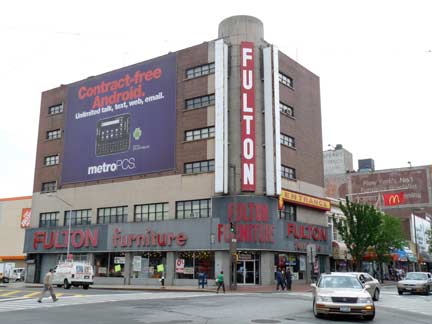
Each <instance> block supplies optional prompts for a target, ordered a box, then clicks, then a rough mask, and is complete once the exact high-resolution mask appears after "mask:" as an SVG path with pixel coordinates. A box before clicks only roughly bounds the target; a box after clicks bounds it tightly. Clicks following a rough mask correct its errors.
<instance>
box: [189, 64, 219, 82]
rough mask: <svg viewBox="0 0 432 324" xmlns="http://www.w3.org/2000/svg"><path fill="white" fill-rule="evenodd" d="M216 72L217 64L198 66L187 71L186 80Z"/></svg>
mask: <svg viewBox="0 0 432 324" xmlns="http://www.w3.org/2000/svg"><path fill="white" fill-rule="evenodd" d="M214 72H215V64H214V63H209V64H204V65H200V66H196V67H193V68H190V69H187V70H186V79H193V78H198V77H200V76H203V75H208V74H212V73H214Z"/></svg>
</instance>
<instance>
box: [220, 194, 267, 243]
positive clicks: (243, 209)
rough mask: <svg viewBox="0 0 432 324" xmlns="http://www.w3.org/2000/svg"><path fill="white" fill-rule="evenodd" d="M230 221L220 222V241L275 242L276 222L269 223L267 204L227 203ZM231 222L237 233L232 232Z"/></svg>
mask: <svg viewBox="0 0 432 324" xmlns="http://www.w3.org/2000/svg"><path fill="white" fill-rule="evenodd" d="M227 216H228V217H227V218H228V221H229V223H227V224H218V242H222V241H225V242H227V243H228V242H230V241H231V240H232V239H233V238H235V239H236V240H237V242H248V243H273V242H274V224H271V223H270V224H268V223H269V222H270V219H269V210H268V205H267V204H260V203H256V202H249V203H244V202H236V203H234V202H230V203H228V204H227ZM231 223H232V224H233V226H234V229H235V233H232V232H231Z"/></svg>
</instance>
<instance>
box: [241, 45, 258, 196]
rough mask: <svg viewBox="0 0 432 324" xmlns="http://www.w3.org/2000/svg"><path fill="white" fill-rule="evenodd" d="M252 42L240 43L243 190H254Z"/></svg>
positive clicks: (253, 76) (253, 77)
mask: <svg viewBox="0 0 432 324" xmlns="http://www.w3.org/2000/svg"><path fill="white" fill-rule="evenodd" d="M254 82H255V75H254V44H253V43H250V42H242V43H241V132H242V133H241V143H242V167H241V169H242V171H241V175H242V177H241V181H242V186H241V187H242V190H243V191H255V85H254Z"/></svg>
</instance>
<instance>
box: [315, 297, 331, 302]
mask: <svg viewBox="0 0 432 324" xmlns="http://www.w3.org/2000/svg"><path fill="white" fill-rule="evenodd" d="M316 301H317V302H327V303H328V302H331V301H332V299H331V297H330V296H317V298H316Z"/></svg>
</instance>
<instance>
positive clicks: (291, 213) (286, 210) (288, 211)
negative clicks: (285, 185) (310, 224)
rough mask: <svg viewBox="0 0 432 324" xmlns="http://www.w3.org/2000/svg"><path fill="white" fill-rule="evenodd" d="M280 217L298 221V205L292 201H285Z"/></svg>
mask: <svg viewBox="0 0 432 324" xmlns="http://www.w3.org/2000/svg"><path fill="white" fill-rule="evenodd" d="M279 213H280V218H282V219H285V220H289V221H294V222H296V221H297V206H295V205H292V204H290V203H284V205H283V208H282V210H280V211H279Z"/></svg>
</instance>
